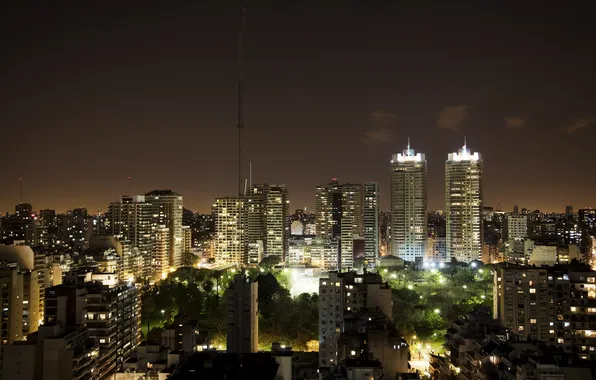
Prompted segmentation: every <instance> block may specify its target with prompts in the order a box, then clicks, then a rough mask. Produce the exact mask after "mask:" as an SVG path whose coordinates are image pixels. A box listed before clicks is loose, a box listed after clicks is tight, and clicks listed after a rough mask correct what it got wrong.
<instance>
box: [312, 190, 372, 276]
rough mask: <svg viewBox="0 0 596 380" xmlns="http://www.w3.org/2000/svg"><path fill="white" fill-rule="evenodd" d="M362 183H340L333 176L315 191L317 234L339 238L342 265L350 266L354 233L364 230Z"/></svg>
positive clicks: (357, 234)
mask: <svg viewBox="0 0 596 380" xmlns="http://www.w3.org/2000/svg"><path fill="white" fill-rule="evenodd" d="M362 195H363V191H362V185H358V184H351V183H345V184H339V182H338V181H337V179H336V178H333V179H332V181H331V182H330V183H329V184H326V185H319V186H317V190H316V211H315V214H316V236H317V237H318V238H321V239H330V240H335V239H340V242H341V244H340V245H341V258H340V261H341V266H342V267H343V268H349V267H352V265H353V261H354V257H353V254H354V236H362V234H363V232H364V226H363V219H362Z"/></svg>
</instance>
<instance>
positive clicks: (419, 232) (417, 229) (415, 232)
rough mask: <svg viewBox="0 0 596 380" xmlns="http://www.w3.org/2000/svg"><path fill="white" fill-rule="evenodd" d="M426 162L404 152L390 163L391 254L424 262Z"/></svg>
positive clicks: (411, 152)
mask: <svg viewBox="0 0 596 380" xmlns="http://www.w3.org/2000/svg"><path fill="white" fill-rule="evenodd" d="M427 191H428V190H427V169H426V158H425V156H424V154H422V153H416V152H415V151H414V149H411V148H410V144H409V142H408V146H407V148H406V149H405V150H404V151H403V152H402V153H397V154H394V155H393V157H392V160H391V254H392V255H393V256H398V257H400V258H402V259H404V260H406V261H415V260H416V258H423V257H424V255H425V253H426V247H427V241H426V239H427V235H428V234H427V229H428V221H427Z"/></svg>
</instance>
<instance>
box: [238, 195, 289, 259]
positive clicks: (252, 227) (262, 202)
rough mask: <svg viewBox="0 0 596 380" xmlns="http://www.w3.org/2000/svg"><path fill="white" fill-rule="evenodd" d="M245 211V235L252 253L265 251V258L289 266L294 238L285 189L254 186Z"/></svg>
mask: <svg viewBox="0 0 596 380" xmlns="http://www.w3.org/2000/svg"><path fill="white" fill-rule="evenodd" d="M244 207H245V230H244V231H245V239H246V244H247V246H248V247H249V250H252V251H254V249H256V250H257V251H258V250H259V249H262V251H263V252H262V255H263V256H264V257H268V256H275V257H278V258H279V259H280V261H282V262H285V261H286V255H287V252H288V239H289V236H290V226H289V217H290V215H289V200H288V191H287V189H286V187H285V185H270V184H259V185H253V186H252V188H251V189H250V193H249V194H248V195H247V196H246V197H245V204H244ZM261 247H262V248H261ZM252 256H254V255H252ZM257 256H258V255H257Z"/></svg>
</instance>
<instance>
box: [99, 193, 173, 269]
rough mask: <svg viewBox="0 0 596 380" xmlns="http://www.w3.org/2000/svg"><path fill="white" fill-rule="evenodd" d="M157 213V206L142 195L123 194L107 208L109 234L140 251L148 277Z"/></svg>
mask: <svg viewBox="0 0 596 380" xmlns="http://www.w3.org/2000/svg"><path fill="white" fill-rule="evenodd" d="M158 213H159V208H158V207H157V206H155V205H153V204H151V203H149V202H147V201H146V200H145V196H144V195H137V196H128V195H124V196H122V198H121V199H120V201H119V202H112V203H110V206H109V208H108V214H107V220H108V225H109V232H110V234H111V235H113V236H116V237H117V238H119V239H126V240H128V241H130V242H131V244H132V246H133V247H135V248H137V249H138V250H139V251H140V253H141V256H142V257H143V270H142V273H143V277H145V278H149V277H150V272H151V258H152V255H153V246H154V239H155V230H156V228H157V214H158ZM168 261H169V260H168Z"/></svg>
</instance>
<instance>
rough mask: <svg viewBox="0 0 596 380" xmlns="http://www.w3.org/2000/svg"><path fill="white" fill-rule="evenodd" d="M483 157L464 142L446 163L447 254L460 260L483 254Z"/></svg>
mask: <svg viewBox="0 0 596 380" xmlns="http://www.w3.org/2000/svg"><path fill="white" fill-rule="evenodd" d="M481 212H482V159H481V158H480V153H478V152H474V153H472V151H471V150H469V149H468V147H467V146H466V144H464V146H463V147H462V149H460V150H459V152H457V153H449V155H448V158H447V161H446V162H445V214H446V216H447V256H448V257H450V258H455V259H457V260H458V261H461V262H470V261H472V260H480V259H481V257H482V240H483V225H482V220H481Z"/></svg>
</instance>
